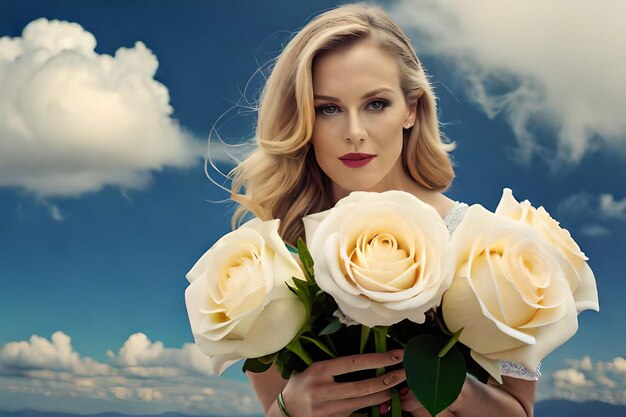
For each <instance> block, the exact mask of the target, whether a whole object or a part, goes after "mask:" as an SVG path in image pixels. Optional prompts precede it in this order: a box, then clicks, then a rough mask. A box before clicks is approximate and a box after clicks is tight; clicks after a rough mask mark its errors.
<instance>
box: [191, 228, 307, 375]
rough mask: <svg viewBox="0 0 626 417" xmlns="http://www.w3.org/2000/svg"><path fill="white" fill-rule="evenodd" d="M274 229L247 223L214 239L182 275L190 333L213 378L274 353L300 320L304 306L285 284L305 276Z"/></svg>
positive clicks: (291, 336) (300, 322)
mask: <svg viewBox="0 0 626 417" xmlns="http://www.w3.org/2000/svg"><path fill="white" fill-rule="evenodd" d="M278 225H279V220H271V221H266V222H263V221H261V220H259V219H254V220H251V221H249V222H248V223H246V224H244V225H242V226H241V227H240V228H239V229H237V230H235V231H233V232H230V233H228V234H227V235H225V236H223V237H222V238H221V239H219V240H218V241H217V242H216V243H215V245H213V247H211V249H209V250H208V251H207V252H206V253H205V254H204V255H202V257H201V258H200V259H199V260H198V261H197V262H196V264H195V265H194V266H193V268H192V269H191V270H190V271H189V272H188V273H187V275H186V277H187V279H188V280H189V282H190V285H189V287H187V289H186V291H185V302H186V305H187V313H188V315H189V322H190V324H191V330H192V332H193V336H194V339H195V341H196V344H197V345H198V347H199V348H200V349H201V350H202V351H203V352H204V353H205V354H207V355H208V356H209V357H210V358H211V367H212V372H213V373H214V374H216V373H218V374H221V373H222V372H223V371H224V370H225V369H226V368H228V367H229V366H230V365H232V364H233V363H234V362H236V361H237V360H239V359H242V358H256V357H260V356H264V355H269V354H271V353H274V352H277V351H278V350H280V349H282V348H283V347H285V346H286V345H287V344H288V343H289V342H290V341H291V340H292V339H293V338H294V336H296V334H297V333H298V331H299V330H300V328H301V327H302V325H303V323H304V321H305V316H306V310H305V307H304V305H303V304H302V302H301V301H300V299H299V298H298V297H297V296H296V295H295V294H293V293H292V292H291V291H290V290H289V288H287V285H286V283H290V284H292V283H293V281H292V279H291V277H292V276H295V277H296V278H299V279H304V274H303V272H302V269H301V268H300V266H299V265H298V263H297V262H296V261H295V259H294V258H293V257H292V255H291V254H290V252H289V251H288V250H287V248H286V247H285V244H284V243H283V241H282V240H281V238H280V236H279V235H278Z"/></svg>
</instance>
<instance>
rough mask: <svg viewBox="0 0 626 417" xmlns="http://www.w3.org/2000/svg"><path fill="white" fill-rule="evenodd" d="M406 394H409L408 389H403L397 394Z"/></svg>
mask: <svg viewBox="0 0 626 417" xmlns="http://www.w3.org/2000/svg"><path fill="white" fill-rule="evenodd" d="M407 392H409V387H403V388H402V389H400V391H399V394H400V395H406V394H407Z"/></svg>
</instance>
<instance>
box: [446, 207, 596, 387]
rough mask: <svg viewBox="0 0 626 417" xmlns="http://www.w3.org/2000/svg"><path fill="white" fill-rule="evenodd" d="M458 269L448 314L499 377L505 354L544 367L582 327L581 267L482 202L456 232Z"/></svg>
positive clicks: (481, 360)
mask: <svg viewBox="0 0 626 417" xmlns="http://www.w3.org/2000/svg"><path fill="white" fill-rule="evenodd" d="M452 254H453V255H454V257H455V274H454V279H453V280H452V284H451V285H450V288H449V289H448V290H447V291H446V292H445V294H444V295H443V300H442V308H443V318H444V321H445V323H446V325H447V327H448V328H449V329H450V330H451V331H453V332H456V331H457V330H459V329H461V328H463V331H462V332H461V335H460V338H459V340H460V341H461V342H462V343H463V344H465V345H466V346H468V347H469V348H470V349H471V350H472V357H473V358H474V359H476V361H477V362H478V363H479V364H481V365H482V366H483V367H484V368H485V369H486V370H487V371H488V372H489V373H490V374H491V375H492V376H493V377H494V378H495V379H497V380H499V381H500V382H501V381H502V379H501V376H500V360H502V359H508V360H511V361H515V362H518V363H521V364H522V365H524V366H525V367H526V368H528V369H536V368H537V365H538V364H539V362H540V361H541V360H542V359H543V358H545V357H546V356H547V355H548V354H549V353H550V352H552V351H553V350H554V349H556V348H557V347H559V346H560V345H561V344H563V343H564V342H565V341H567V340H568V339H569V338H570V337H572V336H573V335H574V333H576V330H577V329H578V319H577V314H578V311H577V308H576V302H577V301H578V299H577V297H579V296H580V297H582V298H583V299H587V298H588V294H583V293H580V292H578V291H576V292H575V293H574V294H573V293H572V289H571V287H570V283H571V282H574V281H576V280H577V279H578V276H577V273H576V270H575V269H574V268H573V266H572V264H571V263H570V262H569V261H568V260H567V258H566V257H565V256H563V254H562V253H561V251H560V250H558V249H557V248H555V247H554V246H553V245H552V244H550V243H549V242H548V241H547V240H546V239H545V238H544V237H543V236H542V235H541V234H540V233H539V232H537V231H536V230H534V229H533V228H532V227H530V226H528V225H527V224H524V223H521V222H516V221H513V220H511V219H508V218H506V217H504V216H499V215H496V214H494V213H492V212H490V211H488V210H486V209H485V208H484V207H482V206H481V205H478V204H476V205H473V206H471V207H469V208H468V209H467V212H466V214H465V217H464V218H463V220H462V222H461V224H460V225H459V226H458V228H457V229H456V231H455V232H454V234H453V236H452Z"/></svg>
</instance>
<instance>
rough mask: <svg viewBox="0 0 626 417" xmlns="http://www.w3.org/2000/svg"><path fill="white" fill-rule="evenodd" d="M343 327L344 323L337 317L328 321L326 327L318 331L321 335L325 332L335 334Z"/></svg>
mask: <svg viewBox="0 0 626 417" xmlns="http://www.w3.org/2000/svg"><path fill="white" fill-rule="evenodd" d="M342 327H343V323H342V322H340V321H339V319H335V320H333V321H331V322H330V323H328V325H327V326H326V327H324V328H323V329H322V330H320V332H319V333H318V334H319V335H320V336H324V335H325V334H333V333H336V332H338V331H339V330H340V329H341V328H342Z"/></svg>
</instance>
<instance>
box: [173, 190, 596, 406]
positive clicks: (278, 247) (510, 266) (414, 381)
mask: <svg viewBox="0 0 626 417" xmlns="http://www.w3.org/2000/svg"><path fill="white" fill-rule="evenodd" d="M303 221H304V225H305V230H306V238H307V242H306V244H305V243H304V242H303V241H302V240H300V241H299V242H298V247H297V250H294V251H295V252H297V258H296V257H295V256H292V253H290V251H289V249H288V247H287V246H286V245H285V244H284V243H283V242H282V240H281V239H280V237H279V235H278V220H272V221H267V222H262V221H260V220H258V219H255V220H252V221H250V222H248V223H246V224H244V225H243V226H241V227H240V228H239V229H237V230H235V231H233V232H231V233H229V234H227V235H226V236H224V237H222V238H221V239H220V240H219V241H218V242H217V243H216V244H215V245H214V246H213V247H212V248H211V249H209V251H208V252H206V253H205V254H204V255H203V256H202V257H201V258H200V260H198V262H197V263H196V265H194V267H193V268H192V269H191V271H190V272H189V273H188V274H187V278H188V280H189V281H190V282H191V284H190V286H189V287H188V288H187V290H186V293H185V296H186V304H187V309H188V313H189V319H190V323H191V328H192V331H193V335H194V338H195V340H196V343H197V345H198V346H199V347H200V349H201V350H202V351H203V352H205V353H206V354H207V355H208V356H209V357H210V358H211V362H212V364H213V370H214V372H215V373H221V372H222V371H223V370H224V369H225V368H226V367H228V366H229V365H230V364H232V363H233V362H234V361H237V360H240V359H246V361H245V363H244V366H243V369H244V370H249V371H252V372H262V371H265V370H267V369H268V368H269V367H270V366H271V364H272V363H275V364H276V366H277V368H278V370H279V371H280V372H281V375H282V376H283V377H284V378H288V377H289V376H290V375H291V373H292V372H293V371H302V370H303V369H305V368H306V367H307V366H309V365H310V364H311V363H313V362H314V361H316V360H324V359H328V358H333V357H338V356H344V355H350V354H354V353H364V352H372V351H376V352H382V351H386V350H388V349H393V348H399V347H401V348H404V350H405V353H404V361H403V364H402V366H404V368H405V372H406V375H407V384H408V387H409V389H410V390H411V391H412V392H413V394H414V395H415V396H416V397H417V399H418V400H419V401H420V402H421V403H422V405H423V406H424V407H425V408H426V409H427V410H428V411H429V412H430V413H431V415H433V416H434V415H436V414H437V413H439V412H440V411H442V410H443V409H445V408H446V407H448V406H449V405H450V404H451V403H452V402H453V401H454V400H455V399H456V398H457V396H458V395H459V393H460V391H461V388H462V386H463V383H464V381H465V377H466V374H467V373H471V374H473V375H474V376H476V377H477V378H478V379H479V380H481V381H483V382H486V381H487V378H488V376H489V375H491V376H492V377H493V378H494V379H496V380H498V381H499V382H502V378H501V375H500V362H501V360H505V359H506V360H512V361H515V362H518V363H520V364H522V365H524V366H525V367H527V368H529V369H536V368H537V366H538V364H539V362H540V361H541V360H542V359H543V358H544V357H546V356H547V355H548V354H549V353H550V352H552V351H553V350H554V349H556V348H557V347H558V346H560V345H561V344H563V343H564V342H565V341H567V340H568V339H569V338H571V337H572V336H573V335H574V333H575V332H576V330H577V325H578V321H577V315H578V313H579V312H581V311H582V310H585V309H594V310H598V297H597V290H596V286H595V278H594V275H593V273H592V271H591V269H590V268H589V266H588V264H587V262H586V261H587V259H588V258H587V257H586V256H585V255H584V254H583V253H582V252H581V251H580V248H579V247H578V245H577V244H576V243H575V242H574V240H573V239H572V238H571V236H570V234H569V232H567V230H565V229H563V228H561V227H560V226H559V223H558V222H556V221H555V220H554V219H553V218H552V217H550V215H549V214H548V213H547V212H546V211H545V210H544V209H543V207H540V208H539V209H535V208H534V207H532V205H531V204H530V203H529V202H528V201H524V202H522V203H518V202H517V201H516V200H515V199H514V198H513V196H512V193H511V190H509V189H508V188H507V189H505V190H504V193H503V196H502V199H501V201H500V204H499V205H498V207H497V209H496V211H495V213H493V212H490V211H488V210H486V209H485V208H483V207H482V206H481V205H478V204H476V205H473V206H471V207H469V208H468V209H467V212H466V214H465V216H464V218H463V220H462V221H461V223H460V224H459V225H458V227H457V228H456V231H455V232H454V233H453V234H452V236H451V235H450V232H449V231H448V229H447V226H446V224H445V223H444V221H443V219H442V218H441V217H440V216H439V214H438V213H437V211H436V210H435V209H434V208H433V207H431V206H430V205H428V204H426V203H424V202H422V201H421V200H419V199H418V198H416V197H414V196H413V195H411V194H409V193H405V192H401V191H387V192H384V193H370V192H353V193H352V194H350V195H349V196H348V197H346V198H344V199H342V200H340V201H339V202H338V203H337V204H336V205H335V207H334V208H332V209H330V210H327V211H325V212H321V213H317V214H313V215H310V216H307V217H305V218H304V219H303ZM363 372H365V371H361V372H360V373H354V374H353V375H348V376H347V377H344V380H350V378H352V379H359V378H364V377H367V376H368V375H366V374H364V373H363ZM376 372H377V373H378V374H382V373H383V372H384V370H382V369H381V370H378V371H376ZM345 378H347V379H345ZM372 414H374V415H376V414H378V408H377V407H374V408H373V409H372ZM392 414H393V415H400V410H399V400H398V396H397V395H394V396H393V399H392Z"/></svg>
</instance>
